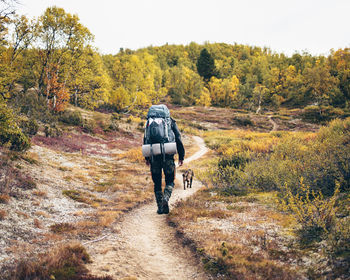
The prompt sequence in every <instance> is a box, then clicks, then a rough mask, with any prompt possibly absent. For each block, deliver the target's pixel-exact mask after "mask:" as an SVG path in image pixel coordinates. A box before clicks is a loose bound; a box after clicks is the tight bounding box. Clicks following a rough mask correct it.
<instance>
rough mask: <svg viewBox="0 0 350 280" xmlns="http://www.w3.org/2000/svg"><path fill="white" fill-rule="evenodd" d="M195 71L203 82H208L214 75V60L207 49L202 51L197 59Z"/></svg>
mask: <svg viewBox="0 0 350 280" xmlns="http://www.w3.org/2000/svg"><path fill="white" fill-rule="evenodd" d="M197 71H198V74H199V75H200V76H201V77H203V78H204V80H205V81H209V80H210V78H211V77H213V76H215V74H216V70H215V63H214V59H213V57H212V56H211V55H210V53H209V52H208V51H207V49H203V50H202V51H201V53H200V55H199V57H198V60H197Z"/></svg>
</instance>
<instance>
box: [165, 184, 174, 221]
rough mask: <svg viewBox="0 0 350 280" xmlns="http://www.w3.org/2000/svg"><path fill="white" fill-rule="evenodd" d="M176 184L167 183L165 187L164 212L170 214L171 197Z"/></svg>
mask: <svg viewBox="0 0 350 280" xmlns="http://www.w3.org/2000/svg"><path fill="white" fill-rule="evenodd" d="M173 188H174V186H172V185H166V186H165V188H164V196H163V214H169V204H168V202H169V199H170V196H171V193H172V192H173Z"/></svg>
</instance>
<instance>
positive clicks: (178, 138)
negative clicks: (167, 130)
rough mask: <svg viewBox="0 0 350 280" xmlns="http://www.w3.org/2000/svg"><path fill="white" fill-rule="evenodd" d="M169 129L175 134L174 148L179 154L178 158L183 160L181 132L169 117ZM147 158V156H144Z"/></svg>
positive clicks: (183, 151) (183, 149)
mask: <svg viewBox="0 0 350 280" xmlns="http://www.w3.org/2000/svg"><path fill="white" fill-rule="evenodd" d="M171 129H172V130H173V132H174V134H175V142H176V149H177V152H178V154H179V160H184V158H185V148H184V145H183V143H182V140H181V134H180V131H179V128H178V127H177V124H176V121H175V120H174V119H173V118H171ZM145 141H146V138H145V137H144V138H143V143H144V144H145ZM146 159H148V158H146Z"/></svg>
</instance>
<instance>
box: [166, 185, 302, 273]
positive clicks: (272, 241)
mask: <svg viewBox="0 0 350 280" xmlns="http://www.w3.org/2000/svg"><path fill="white" fill-rule="evenodd" d="M218 191H219V190H218V189H206V190H202V191H200V192H198V193H196V194H195V195H194V196H192V197H191V198H190V199H187V200H186V201H180V202H179V203H177V205H176V207H175V208H174V209H173V210H172V212H171V213H170V215H169V216H168V221H169V223H170V224H173V225H175V226H176V227H177V229H178V231H179V232H182V233H183V234H184V236H185V238H188V239H190V240H192V242H193V243H194V244H195V247H196V248H197V252H198V254H199V256H201V258H202V261H203V262H204V266H205V268H206V269H207V270H208V271H209V272H210V273H212V274H213V275H215V276H218V275H221V277H223V278H224V279H300V278H301V274H300V273H299V272H297V270H295V269H292V268H291V267H292V266H291V263H293V262H297V261H299V257H298V255H297V254H296V253H295V251H294V250H291V249H288V248H287V246H288V244H289V242H290V240H291V238H294V237H291V236H290V235H289V227H290V226H291V224H292V223H291V222H286V220H287V221H290V218H289V216H288V215H283V214H281V213H279V212H277V211H275V210H273V209H272V208H268V207H266V206H264V205H263V204H261V203H260V202H259V201H260V200H261V198H254V199H253V198H252V195H250V196H243V197H234V196H222V195H221V194H220V193H219V192H218ZM286 236H288V237H286Z"/></svg>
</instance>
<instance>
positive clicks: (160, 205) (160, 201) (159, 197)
mask: <svg viewBox="0 0 350 280" xmlns="http://www.w3.org/2000/svg"><path fill="white" fill-rule="evenodd" d="M155 196H156V201H157V206H158V209H157V214H159V215H160V214H163V193H162V192H161V191H160V192H155Z"/></svg>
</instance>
